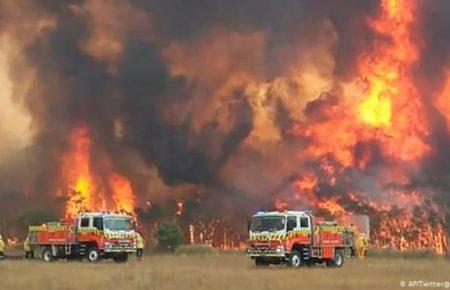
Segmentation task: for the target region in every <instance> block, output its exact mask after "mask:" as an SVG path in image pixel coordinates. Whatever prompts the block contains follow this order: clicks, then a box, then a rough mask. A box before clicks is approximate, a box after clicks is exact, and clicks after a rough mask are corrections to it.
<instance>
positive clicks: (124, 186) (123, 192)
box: [109, 173, 135, 213]
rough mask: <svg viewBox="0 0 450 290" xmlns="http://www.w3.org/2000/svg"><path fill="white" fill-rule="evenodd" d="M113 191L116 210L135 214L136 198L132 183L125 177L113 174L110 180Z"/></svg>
mask: <svg viewBox="0 0 450 290" xmlns="http://www.w3.org/2000/svg"><path fill="white" fill-rule="evenodd" d="M109 182H110V184H111V188H112V191H113V200H114V202H115V203H116V210H119V211H122V210H123V211H125V212H128V213H132V212H134V207H135V197H134V194H133V189H132V187H131V184H130V182H129V181H128V179H126V178H125V177H123V176H121V175H119V174H117V173H113V174H111V176H110V178H109Z"/></svg>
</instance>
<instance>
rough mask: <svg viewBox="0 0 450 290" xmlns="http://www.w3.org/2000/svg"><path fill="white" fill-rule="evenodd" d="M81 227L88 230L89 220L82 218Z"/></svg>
mask: <svg viewBox="0 0 450 290" xmlns="http://www.w3.org/2000/svg"><path fill="white" fill-rule="evenodd" d="M80 225H81V227H82V228H88V227H89V218H82V219H81V223H80Z"/></svg>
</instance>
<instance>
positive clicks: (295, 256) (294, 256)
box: [288, 251, 302, 268]
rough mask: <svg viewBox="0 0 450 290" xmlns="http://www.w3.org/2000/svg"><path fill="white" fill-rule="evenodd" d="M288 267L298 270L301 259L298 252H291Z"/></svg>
mask: <svg viewBox="0 0 450 290" xmlns="http://www.w3.org/2000/svg"><path fill="white" fill-rule="evenodd" d="M288 265H289V267H292V268H298V267H300V266H301V265H302V257H301V255H300V252H298V251H292V252H291V255H290V256H289V261H288Z"/></svg>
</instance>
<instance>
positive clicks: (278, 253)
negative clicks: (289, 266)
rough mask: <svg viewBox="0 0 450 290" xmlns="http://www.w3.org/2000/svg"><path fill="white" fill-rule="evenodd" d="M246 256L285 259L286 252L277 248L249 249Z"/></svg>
mask: <svg viewBox="0 0 450 290" xmlns="http://www.w3.org/2000/svg"><path fill="white" fill-rule="evenodd" d="M245 254H246V255H247V256H249V257H252V258H253V257H278V258H284V257H285V256H286V252H285V251H284V248H283V247H277V248H247V250H246V251H245Z"/></svg>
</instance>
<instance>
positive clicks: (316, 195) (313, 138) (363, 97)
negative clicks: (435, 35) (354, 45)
mask: <svg viewBox="0 0 450 290" xmlns="http://www.w3.org/2000/svg"><path fill="white" fill-rule="evenodd" d="M380 7H381V9H380V12H379V15H378V16H376V17H375V18H371V19H368V20H367V21H368V25H369V27H370V28H371V29H372V30H373V31H374V32H375V34H376V35H378V36H379V37H377V39H376V40H375V41H374V43H373V46H372V47H371V48H370V50H368V51H366V52H365V53H363V54H362V55H361V56H360V57H359V58H358V63H357V71H358V79H356V80H354V82H353V84H354V85H348V84H346V85H347V87H346V88H345V89H344V90H343V92H344V95H343V97H342V98H341V99H342V100H341V101H340V102H335V101H334V100H333V99H331V96H329V95H327V94H323V95H320V96H319V98H318V99H317V100H316V102H317V103H319V104H320V103H326V104H327V106H326V107H325V108H323V109H320V110H321V111H319V112H315V113H314V115H315V116H316V115H318V114H320V115H321V118H317V119H316V120H312V122H310V123H302V122H298V123H297V124H295V125H294V127H293V130H292V133H293V135H295V136H300V137H302V138H306V140H308V143H307V146H306V150H304V151H302V152H301V154H300V157H301V158H304V159H307V160H319V167H318V168H315V169H314V170H307V172H304V173H303V174H302V175H301V176H300V177H299V178H298V180H297V181H296V182H295V184H294V186H295V189H296V193H295V195H294V200H295V201H296V202H298V203H300V204H302V205H303V206H306V207H313V208H315V209H320V210H324V211H326V212H328V213H330V214H331V215H333V216H335V217H339V216H342V215H343V214H345V213H346V212H348V211H349V210H352V209H353V210H354V209H355V208H358V209H359V211H362V212H366V213H372V214H373V215H376V216H377V217H381V221H380V223H379V224H378V225H377V227H376V228H375V229H374V231H375V232H374V234H373V236H374V239H373V243H374V244H376V245H378V246H380V247H388V246H392V247H396V248H399V249H401V250H404V249H410V248H414V249H425V248H432V249H434V251H435V252H436V253H438V254H443V253H445V252H446V251H447V245H448V244H447V241H448V233H447V232H446V230H445V228H444V227H443V225H442V223H443V219H442V218H441V217H438V218H437V219H435V220H434V221H432V219H433V217H432V214H430V215H429V216H422V221H421V222H420V223H418V222H417V220H416V217H415V215H414V214H413V209H414V208H417V207H418V208H420V207H421V206H423V205H424V203H425V201H426V199H425V198H424V195H425V193H424V192H420V191H418V190H411V189H408V187H407V186H406V185H408V184H410V181H409V178H408V173H407V171H406V170H405V168H409V169H411V168H414V166H415V164H418V163H419V162H420V161H421V160H422V159H423V158H425V156H426V155H427V153H429V152H430V147H429V145H428V144H427V143H426V137H427V136H428V134H429V128H428V125H427V124H428V123H427V122H426V119H425V106H424V104H423V103H422V100H421V96H420V94H419V91H418V89H417V88H416V86H415V84H414V81H413V77H412V69H413V66H414V65H415V64H416V63H417V61H418V60H419V58H420V47H419V45H418V43H420V40H418V39H416V38H417V37H416V35H415V34H414V31H415V28H416V19H417V5H416V2H415V1H413V0H406V1H401V0H381V6H380ZM449 75H450V74H449ZM449 84H450V76H449V77H448V79H447V82H446V85H445V87H444V89H443V91H442V92H441V93H440V94H439V95H438V96H437V97H436V99H435V106H436V108H437V109H438V110H439V111H440V112H441V113H442V115H443V116H444V117H445V118H446V121H447V122H448V124H450V121H449V120H450V113H449V112H450V109H449V108H450V105H449V102H448V99H449V98H448V96H449V95H450V89H449V88H450V85H449ZM349 92H350V93H353V94H356V96H359V97H358V98H357V99H356V101H355V99H354V98H353V96H350V95H349ZM365 143H367V144H376V146H378V147H377V148H379V151H380V155H382V156H383V158H385V159H386V160H387V162H388V164H389V168H386V169H385V170H386V172H387V173H383V174H378V173H375V175H376V177H375V178H376V182H377V183H378V185H377V186H379V188H380V192H379V193H378V194H377V195H370V194H368V193H367V192H362V191H355V192H346V193H345V192H343V193H340V194H339V196H340V198H336V197H334V196H336V195H335V193H333V192H329V191H333V190H340V188H335V185H336V182H337V179H338V178H340V179H341V180H342V179H344V180H345V178H347V176H348V174H349V173H350V172H352V170H353V169H354V168H358V169H359V170H365V169H366V168H367V166H368V163H369V162H371V160H373V159H375V158H374V157H373V156H371V155H370V154H372V152H373V150H367V152H366V151H364V150H361V152H360V153H358V154H355V150H356V148H357V145H359V148H361V145H363V144H365ZM349 170H350V171H349ZM371 175H373V174H371ZM371 178H372V177H371ZM375 178H374V179H375ZM362 182H364V181H362ZM322 184H326V185H327V186H328V187H326V192H324V190H323V185H322ZM392 185H398V188H401V189H398V188H396V187H395V186H392ZM426 194H427V195H429V194H430V195H432V194H433V193H432V192H427V193H426ZM330 196H331V197H330ZM276 203H277V204H280V201H279V200H277V201H276ZM399 209H400V210H399ZM429 211H430V212H433V209H429ZM425 221H426V222H425Z"/></svg>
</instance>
